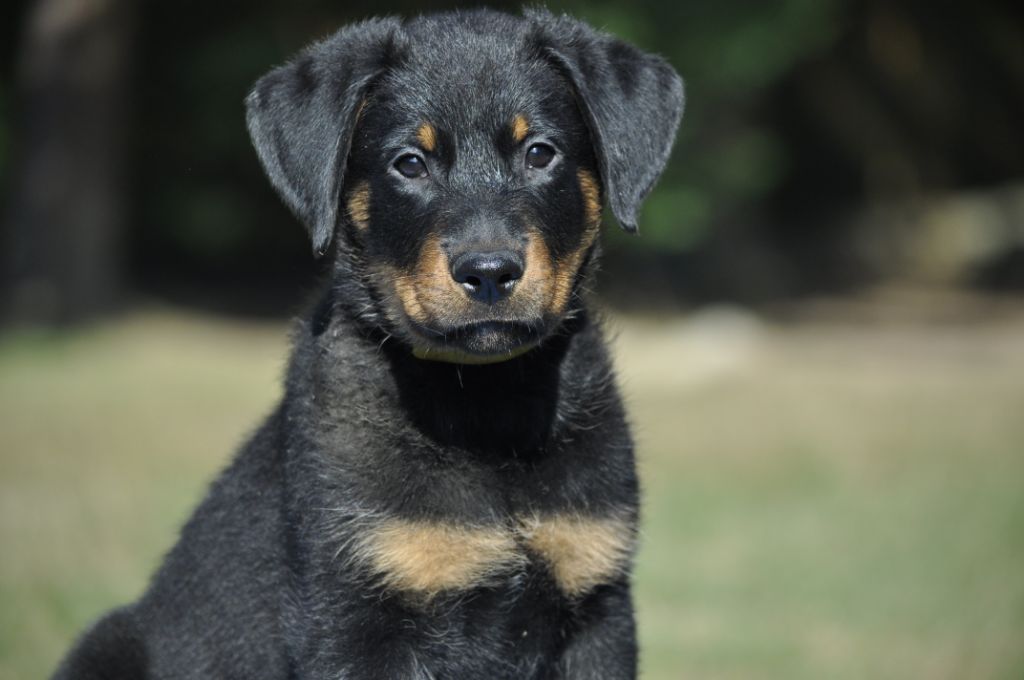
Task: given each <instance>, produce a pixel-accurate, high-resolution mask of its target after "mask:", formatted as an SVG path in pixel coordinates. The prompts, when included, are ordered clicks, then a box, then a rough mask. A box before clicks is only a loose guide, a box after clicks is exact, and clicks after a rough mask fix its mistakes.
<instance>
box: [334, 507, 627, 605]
mask: <svg viewBox="0 0 1024 680" xmlns="http://www.w3.org/2000/svg"><path fill="white" fill-rule="evenodd" d="M635 543H636V531H635V528H634V525H633V523H632V522H631V521H630V520H627V519H623V518H619V517H603V518H594V517H584V516H580V515H553V516H547V517H530V518H529V519H525V520H522V521H520V522H519V523H518V526H517V527H516V528H514V529H513V528H511V527H509V526H505V525H497V524H496V525H492V526H459V525H453V524H444V523H440V522H425V521H408V520H398V519H388V520H383V521H381V522H379V523H377V524H374V525H371V526H368V527H366V528H365V529H364V530H362V531H361V532H360V533H359V534H358V536H357V538H356V543H355V554H354V557H355V558H356V559H357V560H359V561H360V562H362V563H363V564H365V565H367V566H369V567H370V569H371V570H372V571H373V572H374V573H375V574H376V575H377V578H378V579H379V580H378V582H379V583H380V585H382V586H384V587H385V588H387V589H389V590H397V591H402V592H406V593H410V594H412V595H415V596H417V597H421V598H424V599H426V600H429V599H431V598H433V597H435V596H436V595H438V594H439V593H442V592H451V591H464V590H470V589H472V588H476V587H479V586H484V585H487V584H488V583H492V582H494V580H495V579H496V578H497V577H500V576H502V575H507V574H510V573H513V572H515V571H517V570H521V569H522V568H523V567H525V565H526V564H527V562H528V561H529V559H530V555H533V556H534V557H536V558H539V559H540V560H542V561H543V563H544V564H545V566H546V567H547V568H548V569H549V570H550V572H551V575H552V576H553V577H554V579H555V583H556V584H557V585H558V588H559V589H560V590H561V591H562V592H563V593H565V595H566V596H568V597H578V596H580V595H583V594H585V593H587V592H588V591H590V590H591V589H592V588H594V587H595V586H598V585H600V584H602V583H608V582H610V581H612V580H614V579H616V578H617V577H619V576H620V575H622V574H623V573H625V572H626V570H627V569H628V567H629V561H630V558H631V556H632V554H633V548H634V545H635Z"/></svg>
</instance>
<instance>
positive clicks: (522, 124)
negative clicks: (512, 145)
mask: <svg viewBox="0 0 1024 680" xmlns="http://www.w3.org/2000/svg"><path fill="white" fill-rule="evenodd" d="M511 127H512V139H514V140H515V141H516V144H518V143H519V142H521V141H523V140H524V139H526V135H527V134H529V132H530V124H529V123H527V122H526V116H524V115H523V114H521V113H520V114H518V115H516V117H515V118H513V119H512V126H511Z"/></svg>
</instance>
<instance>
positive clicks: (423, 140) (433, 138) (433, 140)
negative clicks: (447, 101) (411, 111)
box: [416, 123, 437, 152]
mask: <svg viewBox="0 0 1024 680" xmlns="http://www.w3.org/2000/svg"><path fill="white" fill-rule="evenodd" d="M416 139H417V140H418V141H419V143H420V146H421V147H423V150H424V151H429V152H433V151H434V150H436V149H437V130H436V129H435V128H434V126H433V125H431V124H430V123H423V124H422V125H420V126H419V128H418V129H417V130H416Z"/></svg>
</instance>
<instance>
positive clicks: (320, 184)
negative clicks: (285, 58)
mask: <svg viewBox="0 0 1024 680" xmlns="http://www.w3.org/2000/svg"><path fill="white" fill-rule="evenodd" d="M398 31H399V22H398V20H397V19H393V18H386V19H371V20H369V21H364V22H362V23H358V24H353V25H351V26H347V27H345V28H343V29H341V30H340V31H338V32H337V33H335V34H334V35H332V36H331V37H329V38H327V39H326V40H324V41H322V42H319V43H316V44H314V45H311V46H310V47H308V48H306V49H305V50H303V51H302V52H301V53H299V55H298V56H297V57H295V58H294V59H293V60H292V61H290V62H289V63H287V64H285V65H284V66H281V67H279V68H276V69H274V70H273V71H271V72H270V73H268V74H267V75H265V76H263V77H262V78H260V79H259V80H258V81H257V82H256V85H255V86H253V89H252V91H251V92H250V93H249V96H248V97H246V100H245V107H246V122H247V123H248V126H249V135H250V136H251V137H252V142H253V146H255V147H256V154H257V155H258V156H259V159H260V163H262V165H263V169H264V171H266V173H267V177H269V178H270V183H271V184H273V185H274V188H275V189H277V192H278V193H279V194H280V195H281V198H282V199H284V202H285V204H286V205H287V206H288V207H289V208H290V209H291V211H292V212H293V213H294V214H295V216H296V217H298V218H299V219H300V220H301V221H302V222H303V224H305V226H306V229H307V230H308V231H309V236H310V240H311V241H312V242H313V252H314V253H315V254H316V255H317V256H318V257H319V256H320V255H323V254H324V253H325V252H326V251H327V248H328V246H329V245H330V243H331V238H332V237H333V236H334V230H335V227H336V225H337V220H338V201H339V200H340V192H341V186H342V182H343V180H344V177H345V162H346V159H347V157H348V152H349V147H350V146H351V143H352V133H353V131H354V129H355V124H356V119H357V118H358V113H359V109H360V104H361V102H362V101H363V97H364V95H365V93H366V90H367V88H368V87H369V85H370V83H371V82H372V81H373V80H374V78H376V77H377V76H378V75H380V73H381V72H382V71H383V70H384V69H385V68H386V67H387V65H388V63H389V62H390V61H391V60H392V59H393V58H394V56H395V51H396V48H395V42H396V36H397V34H398Z"/></svg>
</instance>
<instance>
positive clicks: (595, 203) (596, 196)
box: [576, 168, 601, 229]
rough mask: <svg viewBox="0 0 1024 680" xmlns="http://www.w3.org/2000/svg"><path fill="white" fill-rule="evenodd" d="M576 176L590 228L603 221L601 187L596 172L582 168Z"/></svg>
mask: <svg viewBox="0 0 1024 680" xmlns="http://www.w3.org/2000/svg"><path fill="white" fill-rule="evenodd" d="M576 177H577V179H578V180H579V183H580V193H582V194H583V210H584V214H585V215H586V218H585V219H586V221H587V227H588V229H589V228H591V227H592V226H593V225H595V224H598V225H599V224H600V222H601V188H600V186H599V185H598V183H597V178H596V177H594V173H592V172H590V171H589V170H584V169H582V168H581V169H580V171H579V172H578V173H576Z"/></svg>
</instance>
